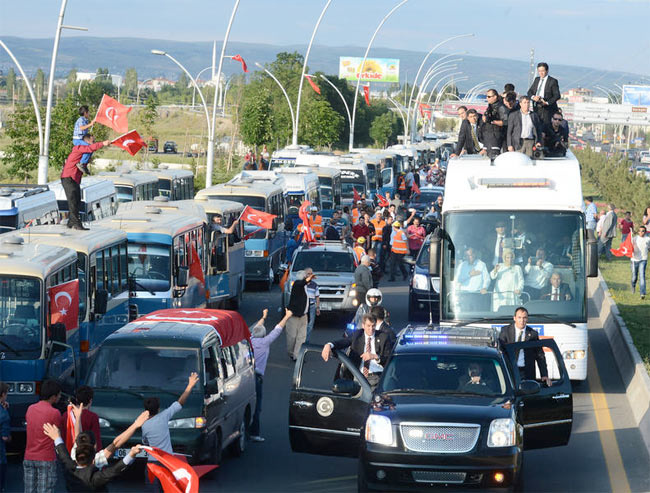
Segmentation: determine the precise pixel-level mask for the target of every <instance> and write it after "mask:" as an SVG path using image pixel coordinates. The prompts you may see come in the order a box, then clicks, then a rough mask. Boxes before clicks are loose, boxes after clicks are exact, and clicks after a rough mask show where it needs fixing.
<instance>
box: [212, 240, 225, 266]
mask: <svg viewBox="0 0 650 493" xmlns="http://www.w3.org/2000/svg"><path fill="white" fill-rule="evenodd" d="M213 234H214V242H213V251H212V267H214V270H215V271H216V272H226V271H227V270H228V250H227V248H226V237H227V236H228V235H224V234H221V233H217V232H215V233H213Z"/></svg>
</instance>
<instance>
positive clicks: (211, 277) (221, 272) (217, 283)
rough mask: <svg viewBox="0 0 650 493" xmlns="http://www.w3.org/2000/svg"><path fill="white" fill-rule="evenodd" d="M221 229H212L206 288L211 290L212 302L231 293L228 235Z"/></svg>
mask: <svg viewBox="0 0 650 493" xmlns="http://www.w3.org/2000/svg"><path fill="white" fill-rule="evenodd" d="M229 236H230V235H226V234H223V233H221V232H219V231H214V230H213V231H210V243H209V245H210V254H209V265H208V277H207V278H206V288H207V289H208V290H209V292H210V302H211V303H213V302H216V301H221V300H223V299H225V298H227V297H228V295H229V294H230V282H229V277H230V276H229V275H228V264H229V262H228V260H229V259H228V253H229V252H228V237H229Z"/></svg>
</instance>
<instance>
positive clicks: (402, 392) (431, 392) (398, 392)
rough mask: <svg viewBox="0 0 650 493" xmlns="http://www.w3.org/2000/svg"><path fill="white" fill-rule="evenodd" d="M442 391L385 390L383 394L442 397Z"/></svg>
mask: <svg viewBox="0 0 650 493" xmlns="http://www.w3.org/2000/svg"><path fill="white" fill-rule="evenodd" d="M441 392H442V391H440V390H426V389H393V390H384V391H383V392H381V393H382V394H429V395H440V393H441Z"/></svg>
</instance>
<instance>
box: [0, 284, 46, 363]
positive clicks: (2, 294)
mask: <svg viewBox="0 0 650 493" xmlns="http://www.w3.org/2000/svg"><path fill="white" fill-rule="evenodd" d="M40 292H41V283H40V281H39V280H38V279H30V278H25V277H10V276H1V277H0V353H2V354H1V356H2V359H23V358H33V357H35V353H40V351H41V295H40Z"/></svg>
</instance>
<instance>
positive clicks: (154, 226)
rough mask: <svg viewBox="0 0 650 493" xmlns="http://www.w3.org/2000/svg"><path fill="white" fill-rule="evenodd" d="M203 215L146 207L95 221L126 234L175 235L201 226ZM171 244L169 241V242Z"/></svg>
mask: <svg viewBox="0 0 650 493" xmlns="http://www.w3.org/2000/svg"><path fill="white" fill-rule="evenodd" d="M204 223H205V217H203V218H199V217H194V216H188V215H184V214H163V213H162V210H161V209H159V208H157V207H148V208H145V209H144V210H142V211H141V212H138V213H137V214H136V213H134V212H133V211H128V214H118V215H116V216H113V217H107V218H105V219H100V220H99V221H95V224H96V225H97V226H101V227H105V228H113V229H121V230H122V231H125V232H126V233H127V234H129V235H130V234H133V233H144V234H152V235H154V234H159V235H169V236H176V235H177V234H180V233H183V232H185V231H187V230H190V229H193V228H196V227H199V226H202V225H203V224H204ZM170 244H171V242H170Z"/></svg>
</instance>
